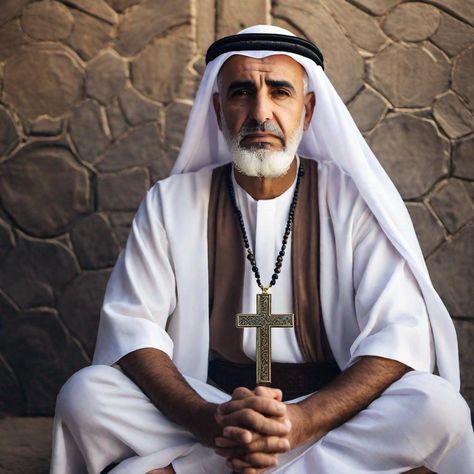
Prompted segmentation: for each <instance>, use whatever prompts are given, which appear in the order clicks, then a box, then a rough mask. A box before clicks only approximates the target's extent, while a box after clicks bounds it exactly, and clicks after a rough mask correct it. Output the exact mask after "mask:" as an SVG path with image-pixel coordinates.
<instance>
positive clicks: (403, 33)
mask: <svg viewBox="0 0 474 474" xmlns="http://www.w3.org/2000/svg"><path fill="white" fill-rule="evenodd" d="M421 19H423V20H421ZM440 21H441V13H440V12H439V10H438V9H436V8H434V7H432V6H430V5H426V4H424V3H419V2H415V3H402V4H401V5H398V6H397V7H395V8H394V9H393V10H391V11H390V13H389V14H388V15H387V16H386V17H385V19H384V21H383V23H382V25H383V26H382V27H383V29H384V31H385V33H387V35H388V36H390V37H391V38H393V39H394V40H395V41H422V40H425V39H427V38H429V37H430V36H431V35H432V34H433V33H434V32H435V31H436V30H437V29H438V26H439V24H440Z"/></svg>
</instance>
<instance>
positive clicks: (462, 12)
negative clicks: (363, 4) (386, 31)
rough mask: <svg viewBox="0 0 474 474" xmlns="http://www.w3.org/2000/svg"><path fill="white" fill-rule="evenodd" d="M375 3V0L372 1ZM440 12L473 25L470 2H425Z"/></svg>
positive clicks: (473, 11)
mask: <svg viewBox="0 0 474 474" xmlns="http://www.w3.org/2000/svg"><path fill="white" fill-rule="evenodd" d="M374 1H377V0H374ZM425 1H426V3H432V4H433V5H435V6H437V7H439V8H440V9H442V10H445V11H447V12H448V13H452V14H453V15H454V16H457V17H459V18H462V19H463V20H465V21H466V22H467V23H470V24H471V25H472V24H474V8H472V2H470V1H467V2H466V1H465V0H425Z"/></svg>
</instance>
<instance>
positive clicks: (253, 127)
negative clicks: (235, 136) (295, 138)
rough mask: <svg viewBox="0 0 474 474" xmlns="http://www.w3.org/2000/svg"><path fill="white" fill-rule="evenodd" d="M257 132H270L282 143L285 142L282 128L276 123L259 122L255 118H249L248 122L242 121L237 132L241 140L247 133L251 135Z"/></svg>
mask: <svg viewBox="0 0 474 474" xmlns="http://www.w3.org/2000/svg"><path fill="white" fill-rule="evenodd" d="M258 132H265V133H271V134H272V135H275V136H276V137H278V138H279V139H280V140H281V141H282V142H283V143H284V142H285V135H284V134H283V130H282V129H281V128H280V127H279V126H278V125H277V124H276V123H273V122H262V123H259V122H257V121H256V120H251V121H249V122H246V123H244V125H243V126H242V128H241V129H240V132H239V139H240V140H243V139H244V138H245V137H247V136H248V135H253V134H254V133H258Z"/></svg>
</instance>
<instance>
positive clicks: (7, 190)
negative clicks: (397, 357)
mask: <svg viewBox="0 0 474 474" xmlns="http://www.w3.org/2000/svg"><path fill="white" fill-rule="evenodd" d="M473 6H474V4H473V1H472V0H426V1H423V2H411V1H410V2H403V1H400V0H348V1H345V0H319V1H318V0H275V1H273V2H270V1H267V0H252V1H250V0H225V1H224V0H161V1H159V0H141V1H140V0H108V1H107V2H106V1H104V0H63V1H53V0H51V1H50V0H41V1H31V0H2V1H1V7H0V93H1V96H0V202H1V205H0V380H1V384H0V412H3V413H11V414H35V415H36V414H51V413H52V412H53V407H54V401H55V396H56V394H57V392H58V390H59V387H60V386H61V385H62V383H63V382H64V381H65V380H66V378H67V377H68V376H69V375H70V374H71V373H72V372H74V371H75V370H77V369H79V368H80V367H82V366H85V365H87V364H88V363H89V362H90V358H91V354H92V351H93V347H94V342H95V335H96V330H97V322H98V317H99V308H100V305H101V299H102V296H103V292H104V288H105V285H106V282H107V279H108V277H109V275H110V271H111V268H112V266H113V264H114V261H115V259H116V258H117V255H118V253H119V250H120V248H121V246H122V245H123V244H124V242H125V239H126V236H127V232H128V229H129V225H130V221H131V219H132V217H133V214H134V211H135V210H136V208H137V206H138V204H139V202H140V200H141V199H142V197H143V196H144V194H145V192H146V190H147V189H148V188H149V187H150V185H151V184H152V183H153V182H154V181H155V180H157V179H159V178H162V177H164V176H166V175H167V174H168V172H169V170H170V168H171V166H172V164H173V161H174V160H175V157H176V154H177V151H178V149H179V146H180V141H181V138H182V134H183V131H184V127H185V123H186V118H187V116H188V113H189V110H190V107H191V103H192V99H193V96H194V93H195V91H196V88H197V84H198V82H199V79H200V76H201V74H202V71H203V68H204V62H203V54H204V52H205V49H206V47H207V45H208V44H209V43H210V42H211V41H213V40H214V39H215V38H217V37H220V36H223V35H225V34H229V33H234V32H236V31H238V30H239V29H241V28H242V27H244V26H248V25H251V24H255V23H274V24H276V25H281V26H283V27H286V28H289V29H290V30H293V31H295V32H296V33H297V34H299V35H301V36H304V37H307V38H309V39H311V40H314V41H315V42H316V43H317V44H318V45H319V46H320V47H321V49H322V50H323V52H324V54H325V57H326V63H327V69H326V71H327V73H328V75H329V77H330V78H331V80H332V81H333V83H334V85H335V87H336V89H337V90H338V91H339V93H340V95H341V97H342V98H343V100H344V101H345V102H346V103H347V104H348V106H349V109H350V111H351V113H352V114H353V116H354V118H355V120H356V122H357V123H358V125H359V127H360V128H361V130H362V131H363V132H364V135H365V136H366V137H367V139H368V141H369V143H370V145H371V147H372V148H373V150H374V151H375V153H376V154H377V156H378V157H379V158H380V160H381V162H382V163H383V166H384V167H385V168H386V169H387V171H388V172H389V174H390V175H391V176H392V178H393V180H394V181H395V184H396V185H397V186H398V188H399V190H400V192H401V193H402V195H403V197H404V199H405V200H406V202H407V205H408V208H409V211H410V213H411V215H412V217H413V220H414V222H415V226H416V230H417V232H418V235H419V237H420V241H421V245H422V248H423V251H424V254H425V256H426V258H427V263H428V267H429V269H430V271H431V275H432V278H433V281H434V284H435V286H436V287H437V289H438V290H439V292H440V294H441V296H442V297H443V299H444V301H445V302H446V304H447V306H448V308H449V310H450V312H451V314H452V316H453V318H454V320H455V324H456V328H457V330H458V333H459V336H460V349H461V362H462V368H463V372H462V377H463V392H464V394H465V396H466V397H467V398H468V399H469V400H470V403H471V406H472V404H473V403H474V362H473V361H474V354H473V346H474V292H473V291H472V288H473V281H474V278H473V271H474V261H473V260H474V248H473V242H474V207H473V200H474V182H473V181H474V157H473V150H474V135H473V115H472V108H473V104H474V82H473V81H472V71H473V62H474V33H473V31H474V30H473V28H472V24H473V22H474V8H473Z"/></svg>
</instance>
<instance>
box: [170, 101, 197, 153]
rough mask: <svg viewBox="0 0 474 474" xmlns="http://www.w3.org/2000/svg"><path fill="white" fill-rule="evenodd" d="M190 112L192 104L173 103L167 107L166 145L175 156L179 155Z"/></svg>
mask: <svg viewBox="0 0 474 474" xmlns="http://www.w3.org/2000/svg"><path fill="white" fill-rule="evenodd" d="M190 113H191V106H190V105H189V104H183V103H180V102H176V103H174V104H171V105H170V106H169V107H168V108H167V109H166V123H165V145H166V149H167V150H168V152H172V153H171V154H172V155H173V157H177V156H178V153H179V149H180V148H181V143H182V141H183V136H184V131H185V130H186V124H187V122H188V118H189V114H190ZM173 161H174V160H173Z"/></svg>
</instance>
